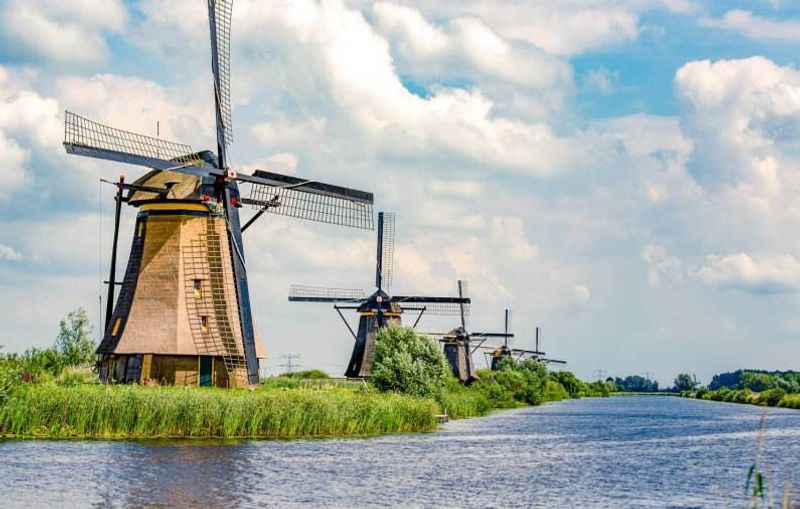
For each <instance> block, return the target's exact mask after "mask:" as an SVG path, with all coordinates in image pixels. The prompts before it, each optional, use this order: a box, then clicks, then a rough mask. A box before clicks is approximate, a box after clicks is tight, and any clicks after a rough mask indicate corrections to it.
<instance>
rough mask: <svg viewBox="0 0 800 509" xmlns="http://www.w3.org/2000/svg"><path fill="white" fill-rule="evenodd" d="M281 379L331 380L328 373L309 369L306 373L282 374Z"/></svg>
mask: <svg viewBox="0 0 800 509" xmlns="http://www.w3.org/2000/svg"><path fill="white" fill-rule="evenodd" d="M278 377H280V378H299V379H301V380H325V379H328V378H330V375H328V374H327V373H326V372H324V371H322V370H321V369H307V370H305V371H292V372H291V373H281V374H280V375H278Z"/></svg>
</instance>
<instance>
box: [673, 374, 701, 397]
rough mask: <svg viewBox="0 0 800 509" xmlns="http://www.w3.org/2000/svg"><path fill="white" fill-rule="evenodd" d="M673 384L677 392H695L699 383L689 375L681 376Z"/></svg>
mask: <svg viewBox="0 0 800 509" xmlns="http://www.w3.org/2000/svg"><path fill="white" fill-rule="evenodd" d="M673 383H674V389H675V391H676V392H681V391H693V390H694V389H695V387H697V382H695V381H694V378H692V376H691V375H689V374H688V373H681V374H679V375H678V376H677V377H676V378H675V381H674V382H673Z"/></svg>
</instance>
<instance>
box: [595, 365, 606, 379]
mask: <svg viewBox="0 0 800 509" xmlns="http://www.w3.org/2000/svg"><path fill="white" fill-rule="evenodd" d="M594 374H595V376H596V377H597V381H598V382H602V381H603V378H604V377H605V374H606V370H605V369H600V368H597V369H595V370H594Z"/></svg>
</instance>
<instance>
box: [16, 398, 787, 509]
mask: <svg viewBox="0 0 800 509" xmlns="http://www.w3.org/2000/svg"><path fill="white" fill-rule="evenodd" d="M762 413H763V409H761V408H758V407H753V406H746V405H735V404H728V403H715V402H708V401H695V400H687V399H679V398H673V397H655V396H653V397H645V396H641V397H640V396H636V397H614V398H607V399H582V400H573V401H564V402H559V403H551V404H547V405H544V406H541V407H537V408H525V409H521V410H512V411H504V412H498V413H496V414H494V415H491V416H489V417H485V418H479V419H468V420H461V421H453V422H450V423H448V424H446V425H444V426H443V428H442V430H441V431H439V432H436V433H426V434H409V435H393V436H382V437H369V438H348V439H316V440H283V441H276V440H272V441H238V442H219V441H211V442H197V441H151V442H131V441H128V442H123V441H117V442H112V441H97V440H81V441H67V440H62V441H22V440H7V441H0V507H26V508H30V507H42V508H44V507H48V508H49V507H207V508H226V507H265V506H274V507H343V508H345V507H553V508H567V507H581V508H650V507H653V508H655V507H658V508H715V509H716V508H720V507H730V508H735V507H745V505H746V504H745V498H744V486H745V481H746V478H747V471H748V468H749V467H750V465H751V464H752V463H753V459H754V457H755V451H756V445H757V443H758V439H759V431H758V428H759V421H760V419H761V416H762ZM762 462H763V465H764V468H765V470H767V471H768V472H769V473H770V476H771V477H770V479H771V481H772V482H773V483H774V484H775V486H776V488H775V491H776V492H780V490H781V488H782V486H783V483H784V481H785V480H787V479H791V476H792V475H793V476H794V479H793V481H794V482H795V483H800V412H798V411H796V410H794V411H793V410H782V409H770V410H769V413H768V416H767V421H766V429H765V431H764V433H763V451H762ZM794 493H795V495H794V497H795V499H797V498H798V495H800V493H798V490H797V484H795V487H794ZM779 494H780V493H776V498H779V497H777V495H779Z"/></svg>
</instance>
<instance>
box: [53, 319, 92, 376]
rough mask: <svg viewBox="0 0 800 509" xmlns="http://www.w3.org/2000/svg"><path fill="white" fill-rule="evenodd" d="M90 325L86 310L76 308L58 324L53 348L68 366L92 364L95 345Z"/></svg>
mask: <svg viewBox="0 0 800 509" xmlns="http://www.w3.org/2000/svg"><path fill="white" fill-rule="evenodd" d="M92 329H93V327H92V325H91V324H90V323H89V317H88V316H87V315H86V310H85V309H83V308H78V309H76V310H75V311H72V312H70V313H69V314H67V317H66V318H64V319H62V320H61V321H60V322H58V336H57V337H56V342H55V344H54V345H53V347H54V348H55V349H56V350H57V351H58V353H60V354H61V355H62V357H63V359H64V364H66V365H68V366H80V365H83V364H94V361H95V358H96V355H95V351H96V350H97V345H96V344H95V342H94V340H93V339H92V337H91V334H92Z"/></svg>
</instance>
